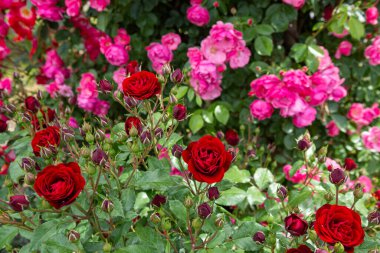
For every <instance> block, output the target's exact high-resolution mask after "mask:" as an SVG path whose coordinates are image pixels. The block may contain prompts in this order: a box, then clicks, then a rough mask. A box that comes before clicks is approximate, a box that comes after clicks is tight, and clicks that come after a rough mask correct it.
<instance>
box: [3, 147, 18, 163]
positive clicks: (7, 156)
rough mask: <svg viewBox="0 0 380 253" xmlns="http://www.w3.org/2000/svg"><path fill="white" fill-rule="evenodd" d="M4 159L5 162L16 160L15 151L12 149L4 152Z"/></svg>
mask: <svg viewBox="0 0 380 253" xmlns="http://www.w3.org/2000/svg"><path fill="white" fill-rule="evenodd" d="M4 160H5V162H6V163H11V162H13V161H14V160H16V153H15V151H14V150H13V149H12V150H11V151H9V152H8V153H6V154H5V155H4Z"/></svg>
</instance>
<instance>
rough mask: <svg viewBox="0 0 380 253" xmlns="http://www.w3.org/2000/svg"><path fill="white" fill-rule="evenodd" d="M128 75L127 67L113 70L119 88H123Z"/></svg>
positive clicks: (113, 77)
mask: <svg viewBox="0 0 380 253" xmlns="http://www.w3.org/2000/svg"><path fill="white" fill-rule="evenodd" d="M126 77H127V71H126V69H125V68H123V67H121V68H118V69H117V70H115V72H113V76H112V79H113V80H114V81H115V83H117V87H118V89H119V90H123V81H124V79H125V78H126Z"/></svg>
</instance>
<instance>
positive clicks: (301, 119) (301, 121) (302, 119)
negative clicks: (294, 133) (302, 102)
mask: <svg viewBox="0 0 380 253" xmlns="http://www.w3.org/2000/svg"><path fill="white" fill-rule="evenodd" d="M316 115H317V110H315V109H314V107H308V108H307V109H306V110H305V111H304V112H301V113H299V114H297V115H296V116H294V117H293V124H294V125H295V126H296V127H299V128H301V127H306V126H310V125H311V124H312V123H313V121H314V120H315V117H316Z"/></svg>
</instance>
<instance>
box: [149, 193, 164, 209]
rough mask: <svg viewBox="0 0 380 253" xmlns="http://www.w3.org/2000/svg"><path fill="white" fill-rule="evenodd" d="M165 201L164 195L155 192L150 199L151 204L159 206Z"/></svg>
mask: <svg viewBox="0 0 380 253" xmlns="http://www.w3.org/2000/svg"><path fill="white" fill-rule="evenodd" d="M165 203H166V197H165V196H164V195H160V194H156V195H155V196H154V198H153V200H152V206H156V207H160V206H162V205H164V204H165Z"/></svg>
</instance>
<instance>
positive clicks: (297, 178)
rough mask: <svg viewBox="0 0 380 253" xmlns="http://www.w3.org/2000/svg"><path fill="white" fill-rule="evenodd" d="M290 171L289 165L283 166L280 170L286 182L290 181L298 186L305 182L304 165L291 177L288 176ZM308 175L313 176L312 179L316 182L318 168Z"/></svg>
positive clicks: (305, 171) (290, 166) (305, 172)
mask: <svg viewBox="0 0 380 253" xmlns="http://www.w3.org/2000/svg"><path fill="white" fill-rule="evenodd" d="M291 169H292V165H290V164H287V165H285V166H284V167H283V168H282V170H283V172H284V174H285V178H286V180H288V181H290V182H293V183H295V184H298V183H302V182H304V181H305V180H306V177H307V170H306V166H305V165H302V166H301V168H299V169H298V170H297V171H296V173H294V175H293V176H290V171H291ZM310 175H312V176H313V179H314V180H318V181H319V176H318V168H314V169H313V170H312V171H311V172H310Z"/></svg>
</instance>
